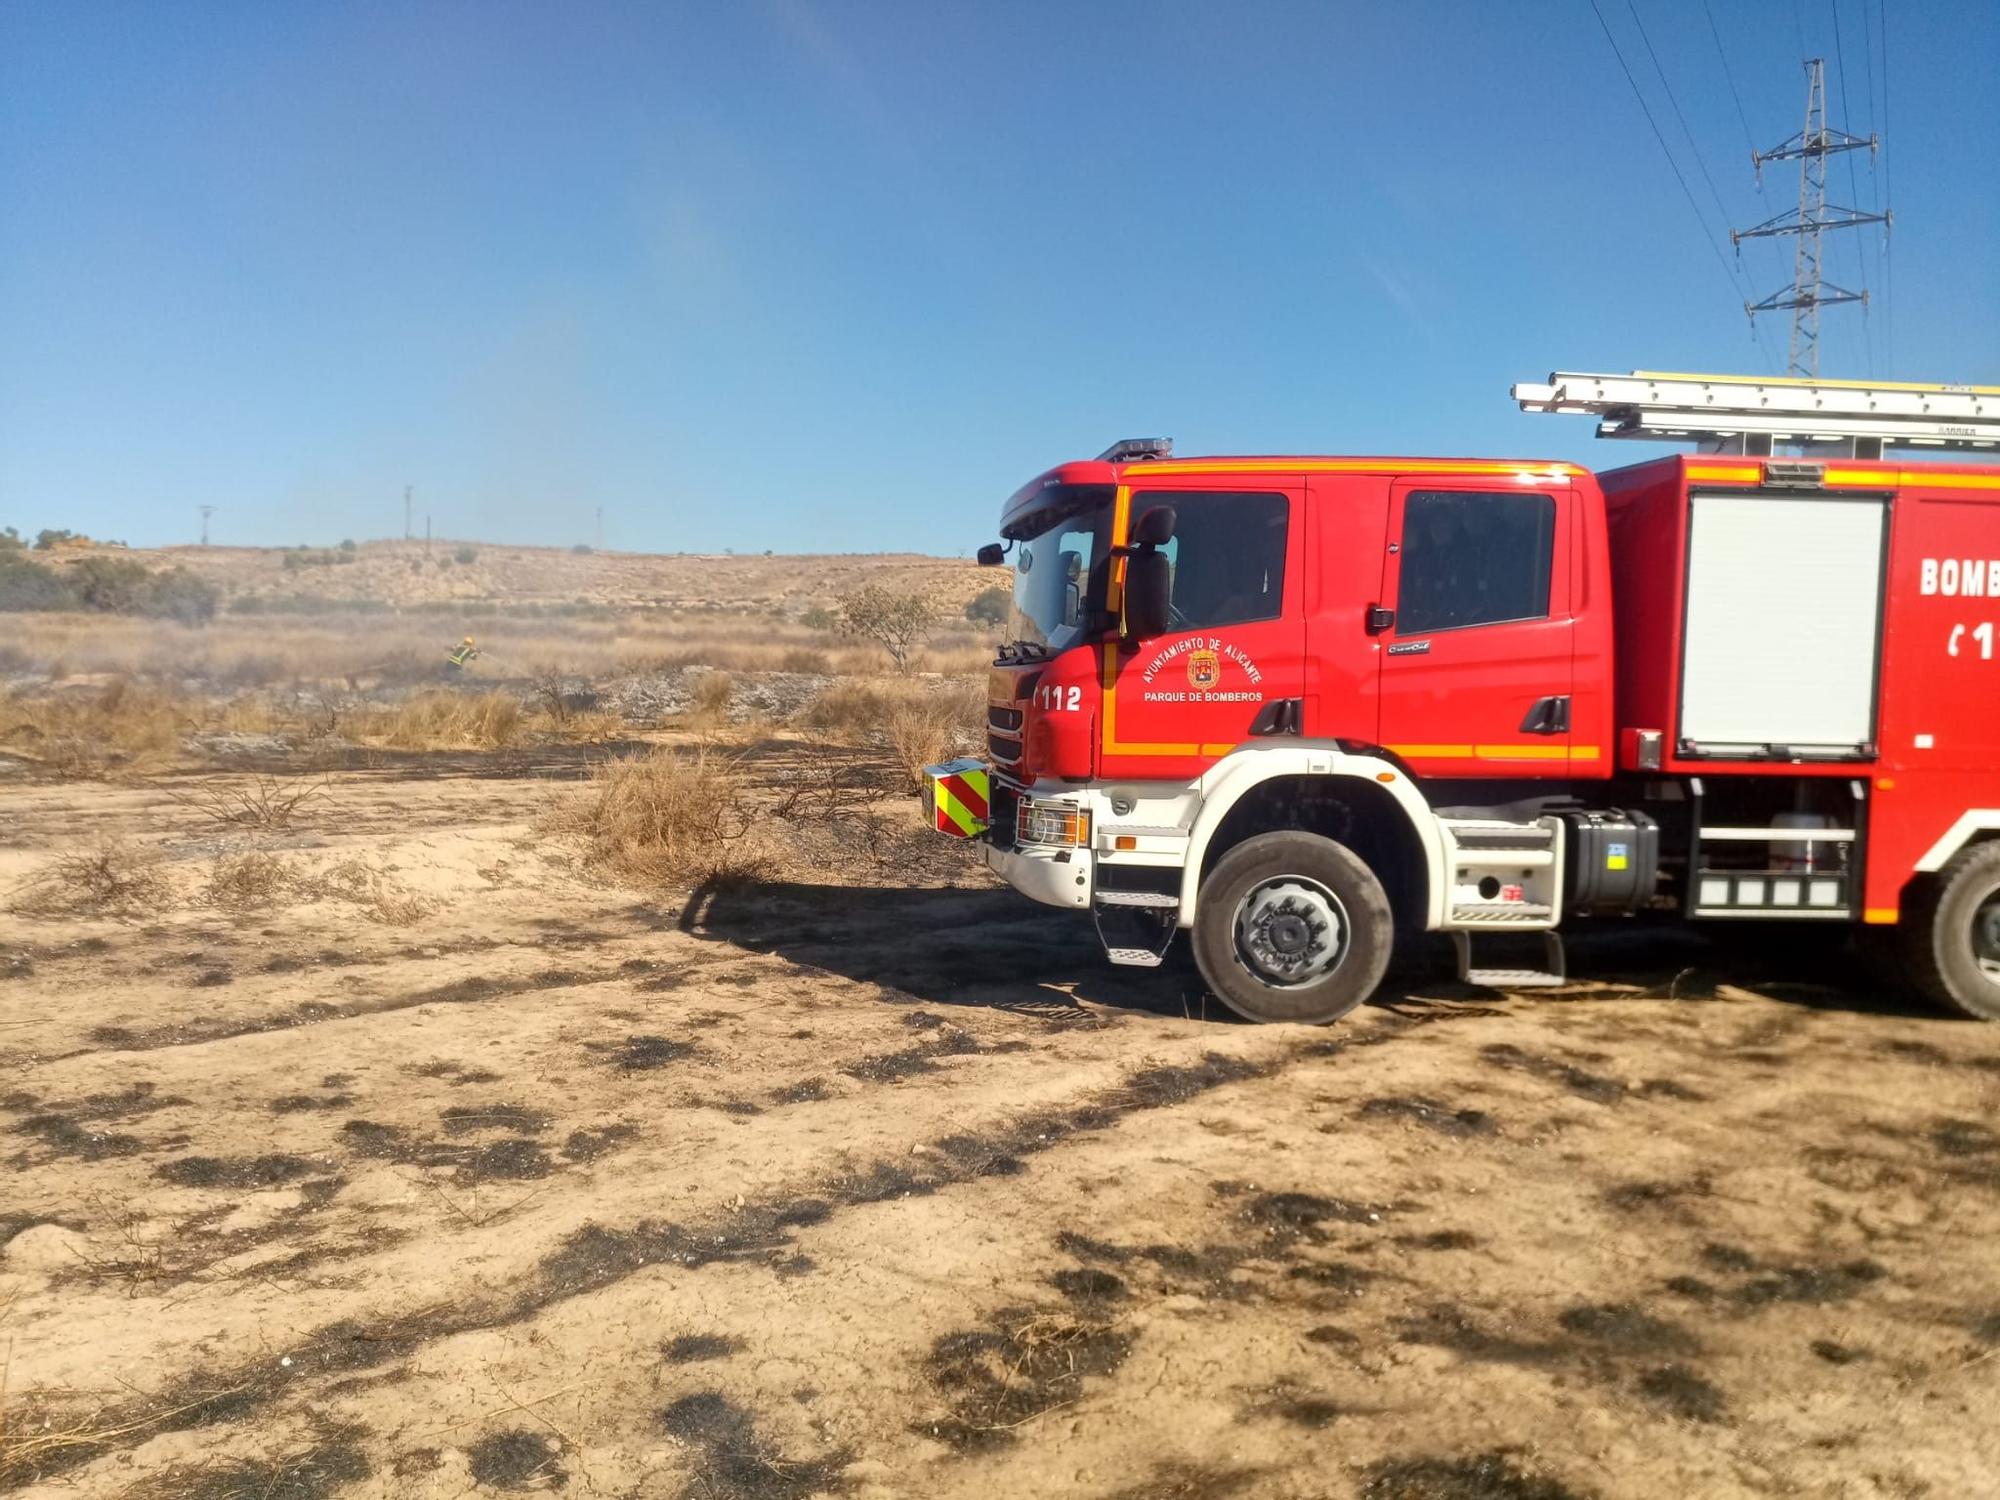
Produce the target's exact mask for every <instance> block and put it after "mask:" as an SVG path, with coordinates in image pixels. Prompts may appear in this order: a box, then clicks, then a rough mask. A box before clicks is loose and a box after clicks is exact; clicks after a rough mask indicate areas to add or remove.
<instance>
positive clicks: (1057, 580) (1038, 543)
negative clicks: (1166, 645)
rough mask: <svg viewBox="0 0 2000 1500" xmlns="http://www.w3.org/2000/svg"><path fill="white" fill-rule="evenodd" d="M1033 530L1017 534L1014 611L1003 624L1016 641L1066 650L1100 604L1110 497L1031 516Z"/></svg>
mask: <svg viewBox="0 0 2000 1500" xmlns="http://www.w3.org/2000/svg"><path fill="white" fill-rule="evenodd" d="M1029 525H1031V526H1033V527H1034V528H1035V529H1034V530H1033V531H1032V532H1031V533H1030V534H1028V535H1025V536H1017V538H1016V540H1017V541H1018V542H1019V543H1020V545H1019V547H1018V549H1017V550H1016V551H1015V554H1014V613H1013V620H1012V623H1011V624H1010V626H1009V628H1008V634H1009V636H1010V637H1011V638H1012V639H1013V640H1014V641H1015V642H1017V643H1020V644H1025V645H1035V646H1046V647H1047V648H1049V650H1051V651H1062V650H1066V649H1068V648H1069V647H1071V646H1074V645H1075V644H1076V643H1077V642H1078V641H1080V640H1082V639H1083V637H1084V632H1085V631H1086V630H1087V629H1088V628H1089V622H1090V618H1091V616H1092V615H1093V614H1096V613H1099V612H1101V611H1102V610H1103V608H1104V586H1105V579H1106V576H1107V575H1108V573H1109V561H1110V548H1111V503H1110V499H1109V496H1108V495H1106V496H1104V497H1103V498H1098V497H1095V496H1093V497H1092V498H1091V499H1089V500H1086V501H1082V502H1080V503H1078V504H1076V505H1073V506H1070V507H1067V508H1065V509H1064V510H1061V511H1058V512H1055V513H1053V514H1051V515H1049V516H1048V517H1047V518H1046V519H1044V518H1042V517H1037V518H1035V520H1034V521H1032V522H1030V523H1029Z"/></svg>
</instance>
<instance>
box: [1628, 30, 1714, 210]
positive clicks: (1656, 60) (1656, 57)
mask: <svg viewBox="0 0 2000 1500" xmlns="http://www.w3.org/2000/svg"><path fill="white" fill-rule="evenodd" d="M1625 8H1626V9H1627V10H1629V11H1630V12H1631V13H1632V24H1633V25H1634V26H1636V27H1638V28H1639V40H1640V41H1642V42H1644V43H1645V44H1646V56H1648V57H1650V58H1651V59H1652V60H1653V71H1654V72H1655V73H1657V74H1659V76H1660V87H1661V88H1663V89H1665V90H1666V92H1667V103H1668V104H1669V105H1670V106H1671V107H1672V108H1673V112H1674V118H1675V119H1676V120H1678V121H1680V123H1681V134H1682V135H1684V136H1686V137H1687V143H1688V151H1689V152H1690V153H1691V154H1692V155H1693V157H1694V164H1695V165H1696V166H1697V167H1699V168H1700V169H1701V176H1702V180H1703V181H1704V182H1706V183H1707V184H1708V196H1709V197H1711V198H1713V199H1714V200H1715V211H1716V212H1717V213H1719V214H1721V215H1722V222H1723V223H1725V224H1727V223H1728V222H1729V209H1728V208H1727V207H1726V206H1725V205H1724V203H1723V201H1722V194H1721V193H1719V192H1717V191H1716V187H1715V179H1714V178H1713V177H1711V176H1709V174H1708V163H1707V162H1706V161H1704V160H1702V155H1701V147H1699V146H1697V145H1696V144H1695V140H1694V132H1693V131H1692V130H1690V129H1688V122H1687V116H1686V115H1684V114H1682V113H1681V102H1680V100H1678V99H1676V98H1675V97H1674V86H1673V85H1672V84H1671V83H1669V82H1667V70H1666V69H1665V68H1663V67H1661V66H1660V54H1659V53H1657V52H1655V51H1654V50H1653V39H1652V38H1651V37H1649V36H1647V35H1646V23H1645V22H1644V21H1642V20H1640V19H1639V7H1638V6H1637V5H1635V4H1634V3H1633V0H1625Z"/></svg>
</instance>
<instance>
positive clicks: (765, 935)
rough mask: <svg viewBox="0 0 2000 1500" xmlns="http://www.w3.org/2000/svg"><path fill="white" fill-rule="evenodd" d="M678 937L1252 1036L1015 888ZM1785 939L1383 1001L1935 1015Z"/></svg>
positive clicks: (780, 895) (723, 911)
mask: <svg viewBox="0 0 2000 1500" xmlns="http://www.w3.org/2000/svg"><path fill="white" fill-rule="evenodd" d="M678 925H679V927H680V929H681V930H682V931H683V932H686V933H688V934H689V935H690V936H693V937H696V938H700V939H704V940H708V941H713V942H724V943H729V944H732V945H734V946H736V947H739V948H744V949H747V950H749V951H751V952H753V953H769V954H775V955H776V956H778V957H780V958H783V959H785V960H786V961H788V962H790V963H794V964H798V965H800V966H801V967H803V968H809V969H821V970H824V971H826V972H828V973H832V974H838V975H840V976H842V977H843V978H846V979H851V980H854V981H856V982H857V983H861V984H870V985H877V986H880V987H881V988H882V989H883V990H884V991H887V992H888V993H887V994H885V995H884V997H883V998H884V999H886V1000H889V1001H891V1002H892V1003H895V1002H901V1003H910V1002H921V1003H923V1004H925V1005H937V1006H945V1005H966V1006H981V1007H986V1008H989V1009H993V1010H1004V1011H1012V1012H1017V1013H1020V1014H1023V1015H1032V1016H1035V1017H1037V1018H1038V1019H1041V1020H1045V1021H1050V1022H1054V1023H1059V1024H1060V1023H1071V1024H1076V1025H1102V1024H1105V1023H1106V1022H1107V1021H1108V1020H1109V1019H1111V1017H1110V1016H1108V1015H1107V1014H1106V1012H1114V1013H1115V1012H1129V1013H1132V1014H1135V1015H1152V1016H1160V1017H1173V1018H1177V1019H1183V1020H1206V1021H1212V1022H1215V1023H1218V1024H1223V1025H1241V1024H1244V1023H1243V1022H1241V1021H1240V1020H1239V1019H1238V1018H1237V1017H1236V1016H1235V1015H1234V1014H1233V1013H1232V1012H1230V1010H1229V1009H1228V1008H1227V1007H1226V1006H1224V1005H1223V1004H1222V1003H1221V1002H1220V1001H1218V1000H1217V999H1215V998H1214V997H1213V996H1212V995H1210V994H1209V993H1208V990H1207V987H1206V986H1205V985H1204V984H1203V983H1202V981H1201V977H1200V975H1199V974H1197V973H1196V971H1195V967H1194V962H1193V959H1192V957H1191V955H1190V953H1189V949H1188V941H1187V937H1186V935H1185V934H1182V935H1181V936H1180V937H1179V938H1177V939H1176V940H1175V943H1174V946H1173V948H1172V950H1171V951H1170V952H1169V954H1168V956H1167V961H1166V963H1165V964H1164V965H1162V966H1161V967H1160V968H1157V969H1133V968H1117V967H1114V966H1112V965H1111V964H1110V963H1109V962H1108V961H1107V960H1106V958H1105V956H1104V950H1103V948H1102V946H1101V945H1100V944H1099V942H1098V938H1097V933H1096V931H1095V929H1094V928H1093V926H1092V925H1091V921H1090V919H1089V917H1088V916H1086V915H1084V914H1083V913H1081V912H1061V911H1055V910H1052V909H1049V908H1046V907H1041V906H1037V905H1035V904H1034V903H1033V902H1029V901H1024V900H1022V899H1021V898H1020V897H1019V896H1018V895H1016V894H1015V893H1014V892H1013V891H1011V890H980V889H962V888H943V889H937V888H927V889H893V888H881V887H866V886H863V887H857V886H842V885H813V884H807V883H803V882H796V881H773V882H767V883H756V882H744V881H711V882H709V883H707V884H705V885H703V886H701V887H700V888H699V889H697V890H696V891H695V892H694V893H693V895H692V896H690V898H689V899H688V901H687V903H686V905H685V906H684V907H683V908H682V910H681V914H680V918H679V923H678ZM1783 938H1784V935H1782V934H1779V935H1772V934H1768V933H1757V932H1753V931H1741V932H1732V933H1727V934H1721V935H1718V936H1717V937H1715V938H1714V939H1713V940H1710V939H1705V938H1704V937H1702V936H1700V935H1698V934H1695V933H1692V932H1690V931H1689V930H1688V929H1686V928H1685V927H1681V926H1679V925H1666V924H1659V925H1655V924H1635V925H1633V926H1630V927H1606V928H1604V929H1602V930H1592V931H1585V932H1582V933H1579V934H1578V935H1577V936H1576V937H1575V938H1573V939H1572V940H1571V944H1570V958H1571V965H1570V973H1571V979H1572V983H1571V984H1570V985H1569V986H1566V987H1565V988H1564V989H1562V990H1559V991H1549V992H1538V991H1532V990H1529V991H1523V992H1521V994H1520V995H1519V996H1508V995H1505V994H1502V993H1500V992H1497V991H1494V990H1487V989H1480V988H1476V987H1473V986H1469V985H1462V984H1460V983H1458V982H1457V980H1456V979H1455V978H1454V977H1453V976H1452V964H1451V958H1450V949H1449V945H1448V944H1446V943H1445V942H1444V941H1443V940H1442V939H1440V938H1436V937H1429V938H1424V939H1421V940H1419V941H1417V942H1414V943H1412V944H1409V945H1407V946H1402V945H1399V949H1398V954H1397V959H1396V962H1395V964H1394V965H1393V966H1392V967H1391V969H1390V971H1389V974H1388V977H1387V979H1386V981H1385V983H1384V984H1383V986H1382V988H1381V990H1380V991H1378V992H1377V994H1376V995H1375V997H1374V998H1373V999H1372V1000H1371V1001H1370V1002H1369V1004H1370V1005H1371V1006H1374V1007H1377V1008H1380V1009H1384V1010H1387V1011H1390V1012H1391V1013H1393V1014H1395V1015H1398V1016H1400V1017H1402V1018H1404V1019H1406V1020H1418V1019H1425V1020H1440V1019H1445V1018H1447V1017H1450V1016H1473V1015H1482V1014H1493V1013H1494V1009H1495V1007H1497V1006H1501V1005H1511V1004H1522V1003H1530V1004H1532V1003H1535V1002H1537V1001H1540V1002H1542V1003H1547V1004H1576V1003H1586V1004H1587V1003H1592V1002H1597V1003H1618V1002H1631V1001H1645V1000H1652V1001H1658V1000H1687V1001H1695V1002H1699V1001H1707V1000H1715V999H1718V998H1722V994H1721V992H1722V991H1723V990H1725V989H1728V988H1736V989H1742V990H1747V991H1751V992H1753V993H1755V994H1758V995H1762V996H1765V997H1767V998H1769V999H1771V1000H1774V1001H1777V1002H1779V1003H1781V1004H1785V1005H1796V1006H1799V1007H1801V1008H1803V1009H1808V1010H1825V1011H1847V1012H1857V1013H1861V1014H1872V1015H1882V1016H1907V1017H1910V1018H1913V1019H1935V1018H1936V1013H1935V1012H1933V1011H1931V1010H1930V1009H1929V1008H1928V1007H1926V1006H1924V1005H1922V1004H1921V1003H1919V1002H1917V1001H1915V1000H1911V999H1908V998H1906V997H1905V996H1904V995H1903V994H1902V993H1901V992H1900V991H1898V990H1897V989H1895V988H1894V987H1893V986H1892V985H1890V984H1887V983H1884V982H1881V981H1880V980H1878V979H1876V978H1875V977H1873V976H1871V975H1870V974H1869V973H1868V972H1867V970H1866V969H1865V968H1864V967H1863V965H1862V964H1861V963H1860V962H1859V960H1858V959H1857V958H1856V956H1855V955H1854V953H1853V952H1852V950H1851V948H1850V947H1849V946H1848V945H1847V944H1845V943H1843V942H1842V941H1840V940H1839V938H1838V937H1833V938H1832V939H1831V940H1829V941H1826V942H1823V943H1820V944H1817V945H1813V944H1806V943H1800V942H1797V941H1790V940H1783Z"/></svg>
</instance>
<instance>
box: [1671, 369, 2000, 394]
mask: <svg viewBox="0 0 2000 1500" xmlns="http://www.w3.org/2000/svg"><path fill="white" fill-rule="evenodd" d="M1632 376H1633V378H1634V379H1635V380H1698V381H1700V382H1701V383H1702V384H1704V385H1768V386H1777V387H1786V388H1790V389H1793V390H1800V389H1810V388H1811V387H1813V386H1826V387H1828V388H1829V389H1832V390H1843V391H1925V392H1928V393H1930V394H1932V395H1936V396H1966V395H1970V396H2000V385H1933V384H1928V383H1926V382H1923V381H1918V380H1821V379H1819V378H1818V377H1817V376H1815V377H1813V378H1811V379H1806V378H1802V377H1800V376H1795V375H1793V376H1785V375H1688V374H1682V373H1680V372H1677V371H1674V370H1634V371H1633V372H1632Z"/></svg>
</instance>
